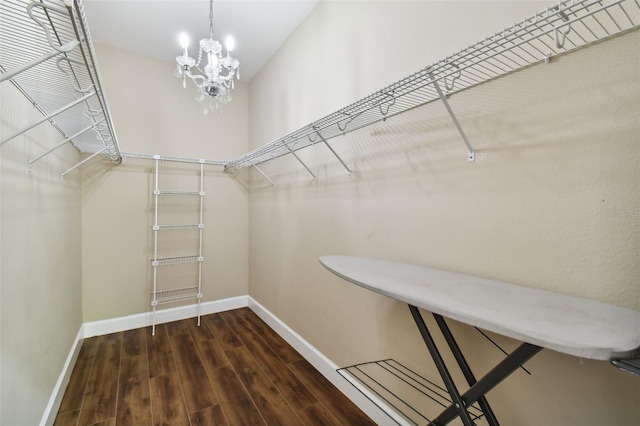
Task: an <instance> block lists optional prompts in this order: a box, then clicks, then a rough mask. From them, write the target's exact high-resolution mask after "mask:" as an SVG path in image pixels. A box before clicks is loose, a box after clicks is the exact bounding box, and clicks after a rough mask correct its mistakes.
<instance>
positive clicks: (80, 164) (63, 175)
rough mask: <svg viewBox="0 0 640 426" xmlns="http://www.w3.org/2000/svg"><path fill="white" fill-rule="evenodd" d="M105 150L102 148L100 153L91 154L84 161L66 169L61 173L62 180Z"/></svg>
mask: <svg viewBox="0 0 640 426" xmlns="http://www.w3.org/2000/svg"><path fill="white" fill-rule="evenodd" d="M106 150H107V148H106V147H104V148H102V149H101V150H100V151H98V152H96V153H95V154H91V155H90V156H88V157H87V158H85V159H84V160H82V161H81V162H79V163H78V164H76V165H75V166H73V167H71V168H70V169H68V170H67V171H65V172H64V173H62V179H64V177H65V175H66V174H68V173H70V172H72V171H74V170H75V169H77V168H78V167H80V166H82V165H83V164H84V163H86V162H87V161H89V160H91V159H92V158H93V157H95V156H97V155H98V154H102V153H103V152H104V151H106Z"/></svg>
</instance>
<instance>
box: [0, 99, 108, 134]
mask: <svg viewBox="0 0 640 426" xmlns="http://www.w3.org/2000/svg"><path fill="white" fill-rule="evenodd" d="M95 94H96V92H91V93H87V94H86V95H84V96H83V97H81V98H80V99H77V100H75V101H73V102H71V103H70V104H69V105H67V106H64V107H62V108H60V109H59V110H57V111H54V112H52V113H51V114H49V115H47V116H44V117H42V118H41V119H40V120H38V121H36V122H35V123H33V124H32V125H30V126H28V127H26V128H24V129H22V130H20V131H19V132H18V133H14V134H13V135H11V136H9V137H8V138H6V139H5V140H3V141H1V142H0V145H3V144H5V143H7V142H9V141H10V140H11V139H13V138H17V137H18V136H20V135H21V134H23V133H25V132H28V131H29V130H31V129H33V128H34V127H36V126H38V125H39V124H42V123H44V122H45V121H47V120H51V119H52V118H53V117H55V116H56V115H58V114H61V113H63V112H65V111H66V110H68V109H71V108H73V107H74V106H76V105H78V104H80V103H82V102H84V101H86V100H87V99H89V98H90V97H92V96H93V95H95Z"/></svg>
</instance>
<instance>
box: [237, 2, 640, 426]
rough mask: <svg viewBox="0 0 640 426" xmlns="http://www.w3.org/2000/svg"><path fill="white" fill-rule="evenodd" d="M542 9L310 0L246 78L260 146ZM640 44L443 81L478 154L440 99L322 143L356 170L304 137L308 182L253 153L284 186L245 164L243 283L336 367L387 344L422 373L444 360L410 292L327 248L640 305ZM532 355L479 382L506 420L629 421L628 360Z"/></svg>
mask: <svg viewBox="0 0 640 426" xmlns="http://www.w3.org/2000/svg"><path fill="white" fill-rule="evenodd" d="M544 6H545V4H544V3H540V2H532V3H525V2H517V3H516V2H321V3H320V4H319V5H318V6H317V7H316V9H315V10H314V12H313V13H312V14H311V15H310V16H309V17H308V18H307V20H306V21H305V22H304V23H303V24H302V25H301V26H300V27H299V28H298V29H297V30H296V32H295V33H294V34H293V35H292V36H291V37H290V38H289V39H288V40H287V43H286V44H285V45H284V46H283V47H282V48H281V49H280V50H279V52H278V53H277V54H276V55H274V57H272V58H271V60H270V62H269V63H268V64H267V65H266V66H265V67H264V68H263V69H262V71H261V73H260V74H258V75H257V76H256V77H255V78H254V80H253V81H252V82H251V86H250V101H251V107H250V115H251V133H250V141H251V145H252V147H256V146H259V145H261V144H263V143H265V142H268V141H270V140H272V139H274V138H276V137H278V136H281V135H283V134H286V133H287V132H289V131H292V130H295V129H296V128H297V127H299V126H301V125H304V124H306V123H308V122H310V121H312V120H315V119H317V118H320V117H322V116H323V115H326V114H328V113H330V112H332V111H333V110H335V109H338V108H340V107H342V106H345V105H347V104H348V103H350V102H353V101H355V100H357V99H359V98H361V97H363V96H365V95H367V94H369V93H371V92H373V91H375V90H377V89H380V88H382V87H384V86H385V85H387V84H389V83H391V82H393V81H394V80H397V79H399V78H401V77H404V76H405V75H407V74H409V73H411V72H414V71H416V70H418V69H419V68H421V67H423V66H425V65H427V64H430V63H431V62H433V61H434V60H437V59H440V58H441V57H444V56H445V55H447V54H450V53H451V52H454V51H457V50H459V49H460V48H462V47H464V46H466V45H467V44H469V43H472V42H474V41H476V39H480V38H482V37H484V36H486V35H488V34H492V33H493V32H494V31H495V30H497V29H499V28H502V27H503V26H504V25H508V24H510V23H512V22H515V21H516V20H519V19H522V18H524V17H526V16H530V15H532V14H533V13H534V12H536V11H538V10H539V9H541V8H543V7H544ZM639 41H640V34H639V33H638V32H637V31H636V32H634V33H631V34H628V35H624V36H621V37H618V38H616V39H614V40H611V41H607V42H603V43H600V44H598V45H596V46H593V47H590V48H588V49H584V50H580V51H578V52H575V53H572V54H569V55H565V56H562V57H558V58H554V59H553V60H552V61H551V63H550V64H547V65H538V66H535V67H532V68H529V69H527V70H523V71H520V72H518V73H515V74H513V75H510V76H507V77H503V78H501V79H499V80H496V81H494V82H491V83H486V84H483V85H482V86H480V87H477V88H474V89H471V90H468V91H466V92H463V93H460V94H456V95H453V96H451V97H450V99H449V100H450V103H451V106H452V108H453V109H454V111H456V113H457V115H458V118H459V120H460V122H461V124H462V126H463V127H464V129H465V132H466V133H467V135H468V137H469V140H470V141H471V143H472V144H473V146H474V147H475V148H476V149H477V153H478V158H477V161H476V162H475V163H473V164H470V163H467V161H466V150H465V148H464V145H463V143H462V141H461V140H460V138H459V136H458V134H457V132H456V130H455V128H454V127H453V125H452V123H451V121H450V119H449V117H448V115H447V114H446V111H445V110H444V107H443V106H442V105H441V104H438V103H434V104H430V105H427V106H425V107H422V108H419V109H416V110H414V111H412V112H411V113H408V114H405V115H402V116H400V117H395V118H393V119H390V120H388V121H387V122H385V123H381V124H380V125H376V126H373V127H368V128H366V129H362V130H360V131H357V132H354V133H352V134H349V135H347V136H346V137H342V138H336V139H334V140H332V142H331V143H332V144H333V146H334V147H335V149H336V151H337V152H338V153H339V154H340V155H341V156H342V158H343V159H344V160H345V162H346V163H347V164H349V165H350V166H351V167H352V168H353V170H354V177H353V178H351V179H348V178H347V177H346V173H345V171H344V169H343V168H342V167H341V165H340V164H339V163H338V162H337V160H335V158H333V156H332V155H331V154H330V152H329V151H328V150H326V149H324V148H323V147H320V146H316V147H315V148H310V149H308V150H306V151H304V153H303V154H302V155H303V158H304V159H305V160H306V161H307V162H308V163H307V164H308V165H309V166H311V167H312V169H313V170H314V171H316V172H317V174H318V177H319V182H318V183H312V182H311V176H310V175H309V174H308V173H307V172H306V171H305V170H304V169H303V168H302V166H300V165H299V164H298V163H297V162H296V161H295V159H292V158H286V159H279V160H276V161H272V162H270V163H267V164H264V166H263V167H262V169H263V170H264V171H265V172H266V173H267V174H268V175H269V176H270V177H271V178H272V179H274V180H275V181H276V182H277V183H278V185H277V186H276V187H272V186H270V185H269V183H268V182H267V181H266V180H264V178H263V177H262V176H261V175H259V174H257V173H253V174H252V176H251V180H252V192H251V200H250V223H251V225H250V231H249V232H250V285H249V293H250V295H251V296H253V297H254V298H256V299H257V300H258V301H259V302H260V303H262V304H263V305H265V306H266V307H267V308H268V309H270V310H271V311H272V312H274V313H275V314H276V315H277V316H278V317H279V318H280V319H282V320H283V321H284V322H286V323H287V324H288V325H289V326H291V327H292V328H293V329H294V330H296V331H297V332H298V333H300V334H301V335H302V336H303V337H304V338H305V339H307V340H308V341H310V342H311V343H312V344H313V345H314V346H316V347H317V348H318V349H319V350H320V351H321V352H323V353H324V354H325V355H327V356H328V357H329V358H331V359H332V360H333V361H334V362H336V363H337V364H339V365H343V366H344V365H349V364H353V363H357V362H363V361H371V360H374V359H383V358H387V357H393V358H397V359H398V360H400V361H404V362H405V363H407V364H408V365H410V366H413V367H414V368H416V369H418V370H420V371H422V372H424V374H426V375H434V374H435V370H434V368H433V367H432V366H431V364H430V363H427V362H425V360H426V359H427V358H428V354H427V353H426V351H425V348H424V347H423V346H424V344H423V343H422V342H421V340H420V337H419V335H418V333H417V330H416V329H415V326H414V325H413V324H412V320H411V317H410V315H409V312H408V309H407V308H406V306H403V305H402V304H399V303H395V302H393V301H391V300H389V299H388V298H385V297H382V296H378V295H375V294H373V293H371V292H368V291H366V290H363V289H360V288H357V287H355V286H353V285H349V284H348V283H346V282H344V281H342V280H340V279H338V278H336V277H335V276H333V275H331V274H330V273H328V272H327V271H325V270H324V269H323V268H322V267H321V266H320V265H319V263H318V257H319V256H321V255H325V254H347V255H358V256H370V257H378V258H385V259H390V260H398V261H405V262H410V263H416V264H421V265H427V266H432V267H437V268H442V269H448V270H452V271H456V272H462V273H468V274H472V275H478V276H482V277H487V278H492V279H497V280H502V281H507V282H512V283H515V284H520V285H526V286H532V287H538V288H544V289H548V290H553V291H558V292H562V293H568V294H573V295H577V296H582V297H586V298H590V299H595V300H600V301H603V302H607V303H611V304H615V305H620V306H624V307H627V308H631V309H636V310H638V309H640V289H639V287H638V286H639V283H638V277H639V276H640V266H638V262H637V259H638V255H639V254H640V247H639V244H640V243H639V241H640V235H639V233H640V226H639V222H638V220H639V219H638V215H637V212H638V210H639V209H640V196H639V195H638V186H639V184H640V166H639V165H640V162H639V161H638V160H639V159H640V151H639V148H638V134H639V133H640V118H639V113H640V96H639V95H640V84H639V82H638V78H637V76H638V69H639V64H640V58H639V55H638V49H637V46H638V42H639ZM274 106H275V107H274ZM620 212H622V213H620ZM634 212H635V214H634ZM496 303H500V301H499V300H497V301H496ZM454 328H455V329H456V331H458V332H459V333H461V335H462V341H461V345H462V346H463V349H466V350H468V351H470V352H472V353H473V354H474V356H473V359H474V361H472V367H474V368H475V369H477V370H478V371H486V369H487V368H489V367H490V366H491V365H492V364H494V363H495V362H496V361H497V360H498V359H499V358H500V354H499V352H498V351H497V350H496V349H495V348H493V347H492V346H491V344H490V343H488V342H487V341H485V340H484V339H483V338H481V337H479V334H477V333H476V332H475V330H473V329H469V328H466V327H464V326H460V325H457V324H454ZM498 341H499V342H500V343H501V344H502V345H503V346H504V347H506V348H508V349H509V348H513V347H515V345H516V344H517V342H513V341H509V340H507V339H502V338H499V337H498ZM528 367H529V369H530V370H531V371H532V373H533V374H532V376H528V375H526V374H523V373H520V372H519V373H517V374H515V375H514V376H512V377H510V378H509V380H508V381H506V382H505V383H504V384H503V385H501V386H499V387H498V388H496V389H495V390H494V391H492V392H491V394H490V399H491V401H493V402H494V404H495V407H494V408H495V410H496V412H497V414H498V418H500V419H501V421H502V422H503V423H504V424H523V425H524V424H527V425H539V424H562V425H568V424H575V425H586V424H589V425H598V424H635V423H638V421H640V413H639V411H638V407H637V395H638V392H639V391H640V381H638V379H637V377H633V376H631V375H629V374H626V373H623V372H620V371H618V370H616V369H615V368H613V367H611V366H610V365H608V364H607V363H605V362H594V361H588V360H580V359H578V358H574V357H569V356H565V355H561V354H557V353H554V352H551V351H543V352H542V353H541V354H540V355H538V356H537V357H536V358H534V359H533V360H532V361H531V362H530V363H529V364H528ZM587 401H588V402H587ZM541 407H544V409H541Z"/></svg>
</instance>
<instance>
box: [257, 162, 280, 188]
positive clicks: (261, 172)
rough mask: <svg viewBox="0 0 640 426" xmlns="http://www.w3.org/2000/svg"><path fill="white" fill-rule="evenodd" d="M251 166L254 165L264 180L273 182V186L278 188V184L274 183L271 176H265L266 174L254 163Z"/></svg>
mask: <svg viewBox="0 0 640 426" xmlns="http://www.w3.org/2000/svg"><path fill="white" fill-rule="evenodd" d="M251 165H252V166H253V167H255V169H256V170H257V171H259V172H260V174H261V175H262V176H264V178H265V179H266V180H268V181H269V182H271V185H273V186H276V183H275V182H274V181H272V180H271V179H269V176H267V175H266V174H264V172H263V171H262V170H260V168H259V167H258V166H256V165H255V164H253V162H252V163H251Z"/></svg>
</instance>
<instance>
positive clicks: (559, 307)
mask: <svg viewBox="0 0 640 426" xmlns="http://www.w3.org/2000/svg"><path fill="white" fill-rule="evenodd" d="M320 263H321V264H322V265H323V266H324V267H325V268H327V269H328V270H329V271H331V272H333V273H334V274H336V275H337V276H339V277H341V278H343V279H345V280H347V281H349V282H351V283H354V284H356V285H358V286H361V287H364V288H366V289H369V290H371V291H374V292H376V293H380V294H383V295H385V296H388V297H391V298H393V299H396V300H398V301H401V302H404V303H406V304H408V305H409V310H410V311H411V314H412V316H413V319H414V321H415V323H416V325H417V326H418V329H419V331H420V334H421V335H422V338H423V339H424V341H425V344H426V345H427V348H428V350H429V353H430V354H431V357H432V358H433V360H434V362H435V364H436V368H437V369H438V372H439V374H440V376H441V377H442V379H443V381H444V384H445V387H446V388H447V391H448V392H449V394H450V396H451V399H452V401H453V402H452V404H451V405H450V406H449V407H448V408H446V409H445V410H444V411H443V412H442V413H440V415H439V416H438V417H436V418H435V419H434V420H432V422H431V424H432V425H445V424H447V423H449V422H450V421H451V420H453V419H455V418H456V417H458V416H460V418H461V420H462V422H463V424H465V425H466V426H471V425H473V422H472V420H471V418H470V415H469V413H468V411H467V407H468V406H469V405H471V404H474V403H476V402H478V404H479V405H480V408H481V409H482V411H483V412H484V414H485V417H486V420H487V422H488V423H489V424H490V425H492V426H493V425H498V421H497V419H496V418H495V415H494V414H493V412H492V410H491V407H490V406H489V403H488V402H487V400H486V398H485V397H484V395H485V394H486V393H487V392H489V390H491V389H492V388H493V387H495V386H496V385H497V384H498V383H499V382H501V381H502V380H504V379H505V378H506V377H507V376H509V374H511V373H512V372H513V371H515V370H516V369H518V368H519V367H520V366H521V365H522V364H524V363H525V362H526V361H527V360H529V359H530V358H531V357H532V356H534V355H535V354H536V353H537V352H539V351H540V350H541V349H542V348H548V349H552V350H555V351H558V352H562V353H566V354H569V355H574V356H578V357H582V358H588V359H596V360H607V361H611V362H612V363H613V364H615V365H616V366H618V367H620V368H623V369H625V370H627V371H630V372H632V373H635V374H640V369H638V367H637V365H638V364H637V360H638V357H639V355H640V312H638V311H634V310H631V309H625V308H621V307H618V306H612V305H608V304H604V303H600V302H595V301H592V300H587V299H582V298H578V297H573V296H568V295H564V294H559V293H554V292H550V291H545V290H540V289H535V288H529V287H522V286H517V285H514V284H508V283H504V282H499V281H493V280H488V279H484V278H479V277H474V276H469V275H463V274H458V273H453V272H448V271H442V270H438V269H432V268H427V267H422V266H416V265H409V264H405V263H397V262H389V261H384V260H376V259H368V258H361V257H351V256H323V257H321V258H320ZM418 308H422V309H425V310H427V311H430V312H431V313H432V314H433V315H434V318H435V320H436V323H437V325H438V327H439V328H440V330H441V332H442V334H443V336H444V338H445V340H446V342H447V344H448V346H449V348H450V349H451V351H452V353H453V355H454V358H455V359H456V362H457V363H458V366H459V367H460V368H461V370H462V372H463V375H464V376H465V378H466V380H467V382H468V384H469V386H470V388H469V389H468V390H467V391H466V392H464V393H463V394H460V392H459V391H458V389H457V387H456V385H455V383H454V382H453V379H452V378H451V375H450V374H449V370H448V368H447V366H446V365H445V363H444V360H443V359H442V356H441V355H440V352H439V350H438V348H437V346H436V344H435V342H434V340H433V338H432V336H431V333H430V331H429V329H428V328H427V326H426V324H425V322H424V319H423V318H422V315H421V313H420V311H419V310H418ZM444 317H447V318H451V319H454V320H457V321H460V322H462V323H465V324H468V325H471V326H475V327H478V328H481V329H484V330H488V331H491V332H494V333H497V334H501V335H503V336H507V337H510V338H513V339H516V340H520V341H522V342H523V343H522V344H521V345H520V346H519V347H518V348H517V349H515V350H514V351H513V352H512V353H511V354H509V355H508V356H507V357H506V358H505V359H504V360H503V361H501V362H500V363H499V364H498V365H496V366H495V367H494V368H493V369H492V370H490V371H489V372H488V373H487V374H486V375H485V376H484V377H482V378H480V379H479V380H476V379H475V377H474V375H473V373H472V372H471V369H470V368H469V365H468V364H467V362H466V360H465V358H464V356H463V354H462V351H461V350H460V348H459V347H458V345H457V343H456V341H455V339H454V337H453V335H452V334H451V331H450V330H449V328H448V326H447V324H446V322H445V320H444Z"/></svg>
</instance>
